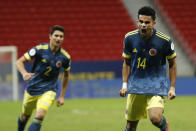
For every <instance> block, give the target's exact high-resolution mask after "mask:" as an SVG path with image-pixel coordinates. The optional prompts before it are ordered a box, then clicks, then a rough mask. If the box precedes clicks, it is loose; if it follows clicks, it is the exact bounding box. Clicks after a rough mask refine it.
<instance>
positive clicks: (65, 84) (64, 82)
mask: <svg viewBox="0 0 196 131" xmlns="http://www.w3.org/2000/svg"><path fill="white" fill-rule="evenodd" d="M69 79H70V70H68V71H64V74H63V80H62V88H61V94H60V96H59V98H58V100H57V106H58V107H59V106H61V105H63V104H64V96H65V93H66V91H67V87H68V83H69Z"/></svg>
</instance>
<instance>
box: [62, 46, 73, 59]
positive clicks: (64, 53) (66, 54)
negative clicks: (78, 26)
mask: <svg viewBox="0 0 196 131" xmlns="http://www.w3.org/2000/svg"><path fill="white" fill-rule="evenodd" d="M60 52H61V54H62V55H63V56H65V57H67V58H68V59H70V58H71V56H70V55H69V53H68V52H67V51H66V50H65V49H63V48H61V50H60Z"/></svg>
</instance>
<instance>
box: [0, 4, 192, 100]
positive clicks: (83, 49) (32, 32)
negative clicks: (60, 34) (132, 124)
mask: <svg viewBox="0 0 196 131" xmlns="http://www.w3.org/2000/svg"><path fill="white" fill-rule="evenodd" d="M144 5H149V6H152V7H154V8H155V9H156V11H157V16H158V18H157V25H156V28H157V29H159V30H160V31H162V32H164V33H165V34H167V35H169V36H171V39H173V40H174V43H175V48H176V51H177V55H178V57H177V65H178V74H177V76H178V79H177V83H176V86H177V90H176V91H177V94H178V95H194V94H196V88H195V85H196V79H195V72H196V71H195V70H196V66H195V65H196V43H195V41H196V37H195V36H196V31H195V29H194V23H195V22H196V19H195V16H196V14H195V13H194V12H195V9H196V2H195V1H194V0H172V1H167V0H147V1H145V0H137V1H136V0H63V1H60V0H42V1H40V0H1V2H0V14H1V16H0V27H1V30H0V34H1V37H0V46H15V47H16V48H17V54H18V57H20V56H22V55H23V53H24V52H25V51H27V50H28V49H30V48H31V47H33V46H35V45H36V44H38V43H40V42H48V35H49V28H50V27H51V26H52V25H55V24H58V25H62V26H64V27H65V30H66V36H65V41H64V43H63V47H64V48H65V49H66V50H67V51H68V52H69V53H70V55H71V57H72V68H71V73H72V75H71V82H70V84H69V89H68V92H67V95H66V97H68V98H94V97H95V98H97V97H119V95H118V91H119V89H120V88H121V83H122V82H121V67H122V57H121V54H122V46H123V38H124V35H125V34H126V33H127V32H129V31H131V30H133V29H136V24H135V20H136V19H137V11H138V9H139V8H140V7H142V6H144ZM10 56H11V55H10V54H9V53H5V52H4V53H3V52H2V53H1V57H0V58H1V59H0V63H1V65H0V67H1V72H0V94H1V95H0V96H1V97H0V99H2V100H7V99H8V100H9V99H13V98H12V97H13V96H12V95H11V94H12V92H13V89H12V87H13V85H10V82H12V80H13V74H12V70H11V68H10V67H11V64H10V62H11V59H10ZM11 63H13V62H11ZM13 64H14V63H13ZM8 67H9V68H8ZM26 67H27V68H28V69H30V67H31V66H30V64H29V65H26ZM18 80H19V84H18V85H19V86H18V88H17V89H18V92H19V94H18V95H17V96H15V97H16V99H18V98H19V99H21V98H22V97H23V91H24V88H25V87H26V83H24V82H23V81H22V79H21V76H20V75H19V77H18ZM184 87H186V88H184Z"/></svg>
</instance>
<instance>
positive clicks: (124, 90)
mask: <svg viewBox="0 0 196 131" xmlns="http://www.w3.org/2000/svg"><path fill="white" fill-rule="evenodd" d="M126 94H127V89H121V90H120V96H122V97H125V96H126Z"/></svg>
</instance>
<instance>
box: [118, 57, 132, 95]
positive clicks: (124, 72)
mask: <svg viewBox="0 0 196 131" xmlns="http://www.w3.org/2000/svg"><path fill="white" fill-rule="evenodd" d="M129 75H130V59H126V58H125V59H124V62H123V68H122V80H123V85H122V89H121V90H120V96H122V97H125V96H126V94H127V81H128V78H129Z"/></svg>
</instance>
